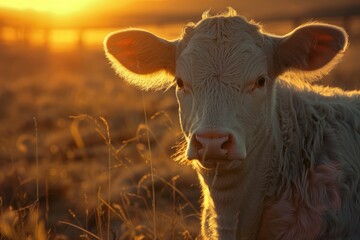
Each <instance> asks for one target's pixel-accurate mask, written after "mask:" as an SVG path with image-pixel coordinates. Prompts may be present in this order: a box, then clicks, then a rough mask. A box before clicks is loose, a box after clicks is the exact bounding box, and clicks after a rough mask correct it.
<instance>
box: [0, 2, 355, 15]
mask: <svg viewBox="0 0 360 240" xmlns="http://www.w3.org/2000/svg"><path fill="white" fill-rule="evenodd" d="M355 3H358V0H342V1H338V0H316V1H314V0H273V1H267V0H241V1H239V0H223V1H218V0H118V1H115V0H61V1H59V0H11V1H2V2H0V7H6V8H12V9H20V10H26V9H31V10H36V11H43V12H50V13H56V14H71V13H76V12H81V11H91V12H119V13H128V14H130V13H135V12H139V13H143V12H149V13H151V12H153V13H154V14H158V13H160V12H161V13H166V12H182V13H186V12H198V11H204V10H206V9H210V8H211V9H215V10H221V9H224V8H226V7H228V6H233V7H234V8H237V9H238V10H239V11H244V12H245V13H249V14H252V15H253V14H265V13H269V14H270V13H277V12H281V11H284V10H287V11H290V12H291V11H296V10H298V11H299V10H301V9H309V8H321V7H331V6H339V5H341V6H344V5H352V4H355Z"/></svg>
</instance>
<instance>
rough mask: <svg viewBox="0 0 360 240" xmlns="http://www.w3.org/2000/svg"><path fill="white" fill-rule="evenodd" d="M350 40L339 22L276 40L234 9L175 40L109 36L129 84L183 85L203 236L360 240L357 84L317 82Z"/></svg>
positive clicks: (181, 100) (184, 122) (182, 113)
mask: <svg viewBox="0 0 360 240" xmlns="http://www.w3.org/2000/svg"><path fill="white" fill-rule="evenodd" d="M347 46H348V36H347V33H346V32H345V31H344V29H342V28H341V27H337V26H333V25H329V24H324V23H319V22H310V23H307V24H304V25H301V26H299V27H297V28H296V29H294V30H293V31H292V32H290V33H288V34H286V35H284V36H278V35H273V34H270V33H266V32H265V31H264V30H263V29H262V28H261V26H260V25H259V24H257V23H256V22H254V21H248V20H247V19H246V18H244V17H242V16H239V15H238V14H237V13H236V11H235V10H234V9H231V8H229V9H228V10H227V11H226V12H225V13H221V14H218V15H213V16H212V15H210V13H209V12H205V13H204V14H203V16H202V19H201V20H200V21H199V22H197V23H189V24H188V25H187V26H186V27H185V28H184V29H183V32H182V35H181V37H179V38H178V39H176V40H167V39H164V38H161V37H159V36H156V35H154V34H152V33H150V32H147V31H145V30H141V29H125V30H121V31H117V32H113V33H110V34H109V35H108V36H107V37H106V39H105V41H104V48H105V52H106V56H107V58H108V59H109V60H110V62H111V63H112V64H113V67H114V69H115V70H116V72H117V73H118V75H120V77H122V78H123V79H125V80H126V81H128V82H129V83H130V84H132V85H135V86H137V87H139V88H141V89H143V90H167V89H169V88H171V87H172V86H175V88H176V97H177V101H178V104H179V117H180V125H181V129H182V132H183V135H184V139H185V142H186V148H185V150H184V151H183V153H182V154H181V155H182V156H183V159H184V162H187V163H189V164H190V165H191V166H192V167H193V168H194V169H195V170H196V172H197V175H198V178H199V181H200V184H201V188H202V196H203V199H202V216H201V233H200V235H201V236H200V237H201V238H202V239H226V240H231V239H242V240H243V239H259V240H263V239H267V240H270V239H291V240H297V239H299V240H300V239H301V240H302V239H306V240H311V239H324V240H325V239H342V240H343V239H347V240H354V239H360V92H357V91H351V92H350V91H343V90H341V89H339V88H331V87H322V86H317V85H315V84H313V81H314V80H318V79H319V78H321V77H322V76H324V75H326V74H327V73H328V72H329V71H330V70H331V69H332V68H333V67H334V65H335V64H336V63H337V62H339V60H340V59H341V56H342V55H343V53H344V51H345V50H346V48H347Z"/></svg>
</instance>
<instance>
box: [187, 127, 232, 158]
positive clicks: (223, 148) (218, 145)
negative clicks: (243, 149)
mask: <svg viewBox="0 0 360 240" xmlns="http://www.w3.org/2000/svg"><path fill="white" fill-rule="evenodd" d="M234 144H235V142H234V136H233V135H232V134H231V133H230V132H228V131H225V130H222V129H218V128H207V129H202V130H199V131H196V132H194V134H193V136H192V138H191V141H190V144H189V145H190V146H189V148H188V159H199V160H203V159H228V158H229V153H230V152H231V151H232V149H234Z"/></svg>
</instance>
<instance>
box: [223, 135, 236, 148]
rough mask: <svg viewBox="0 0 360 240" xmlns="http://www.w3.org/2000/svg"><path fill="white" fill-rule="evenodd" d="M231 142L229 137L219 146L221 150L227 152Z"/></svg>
mask: <svg viewBox="0 0 360 240" xmlns="http://www.w3.org/2000/svg"><path fill="white" fill-rule="evenodd" d="M232 142H233V140H232V137H231V135H229V137H228V140H227V141H226V142H224V143H223V144H222V145H221V149H224V150H229V149H230V148H231V145H232Z"/></svg>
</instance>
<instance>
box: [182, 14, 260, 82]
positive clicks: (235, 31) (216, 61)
mask: <svg viewBox="0 0 360 240" xmlns="http://www.w3.org/2000/svg"><path fill="white" fill-rule="evenodd" d="M187 31H188V33H186V34H185V36H184V38H183V41H184V42H183V43H181V44H182V49H181V52H180V53H179V56H178V64H177V68H179V71H178V72H179V73H181V74H185V75H187V76H186V78H187V79H190V80H192V81H201V80H204V79H220V80H221V81H227V82H229V81H230V82H231V81H237V83H241V81H240V82H239V79H244V80H246V79H251V78H252V77H254V76H253V75H258V74H262V72H261V67H262V68H266V59H265V54H264V52H263V50H262V45H263V36H262V34H261V33H260V32H259V28H258V27H257V26H256V25H253V24H250V23H248V22H247V21H246V20H244V19H243V18H240V17H220V18H209V19H205V20H203V21H202V22H201V23H200V24H198V25H196V26H193V27H192V29H191V30H187ZM259 71H260V72H259ZM255 77H256V76H255Z"/></svg>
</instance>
